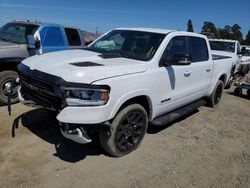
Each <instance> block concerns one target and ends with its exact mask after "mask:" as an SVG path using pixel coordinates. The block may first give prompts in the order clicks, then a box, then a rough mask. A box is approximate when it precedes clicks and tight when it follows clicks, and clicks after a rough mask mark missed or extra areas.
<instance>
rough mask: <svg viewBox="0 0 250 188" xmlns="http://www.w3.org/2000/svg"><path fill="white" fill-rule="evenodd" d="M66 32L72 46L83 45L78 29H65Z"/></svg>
mask: <svg viewBox="0 0 250 188" xmlns="http://www.w3.org/2000/svg"><path fill="white" fill-rule="evenodd" d="M65 32H66V35H67V38H68V42H69V45H70V46H80V45H81V39H80V37H79V34H78V31H77V30H76V29H70V28H65Z"/></svg>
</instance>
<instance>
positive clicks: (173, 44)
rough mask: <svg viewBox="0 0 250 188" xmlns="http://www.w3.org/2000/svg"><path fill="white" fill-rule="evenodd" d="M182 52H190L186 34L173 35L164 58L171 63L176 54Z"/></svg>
mask: <svg viewBox="0 0 250 188" xmlns="http://www.w3.org/2000/svg"><path fill="white" fill-rule="evenodd" d="M180 54H183V55H186V54H188V50H187V40H186V37H185V36H177V37H173V38H172V39H171V40H170V41H169V43H168V45H167V47H166V49H165V52H164V58H165V60H166V61H167V62H168V63H170V64H171V62H172V61H173V58H174V57H175V55H180Z"/></svg>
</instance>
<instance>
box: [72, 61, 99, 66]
mask: <svg viewBox="0 0 250 188" xmlns="http://www.w3.org/2000/svg"><path fill="white" fill-rule="evenodd" d="M70 64H71V65H74V66H77V67H94V66H103V64H99V63H93V62H90V61H84V62H77V63H70Z"/></svg>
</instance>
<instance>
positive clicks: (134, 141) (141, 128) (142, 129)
mask: <svg viewBox="0 0 250 188" xmlns="http://www.w3.org/2000/svg"><path fill="white" fill-rule="evenodd" d="M147 126H148V116H147V112H146V110H145V109H144V108H143V107H142V106H141V105H139V104H132V105H129V106H127V107H125V108H124V109H123V110H121V111H120V112H119V113H118V114H117V115H116V117H115V119H114V120H113V122H112V124H111V129H110V130H105V129H102V130H100V132H99V138H100V143H101V145H102V147H103V149H104V150H106V151H107V152H108V153H109V154H110V155H112V156H115V157H120V156H123V155H126V154H128V153H130V152H132V151H133V150H135V149H136V148H138V147H139V145H140V144H141V142H142V140H143V137H144V135H145V133H146V130H147Z"/></svg>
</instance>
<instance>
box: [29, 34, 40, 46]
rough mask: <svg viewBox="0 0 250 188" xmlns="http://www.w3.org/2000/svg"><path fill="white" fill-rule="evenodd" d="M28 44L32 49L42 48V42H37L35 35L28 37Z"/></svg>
mask: <svg viewBox="0 0 250 188" xmlns="http://www.w3.org/2000/svg"><path fill="white" fill-rule="evenodd" d="M27 44H28V48H30V49H38V48H40V41H37V40H36V39H35V38H34V36H33V35H27Z"/></svg>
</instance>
